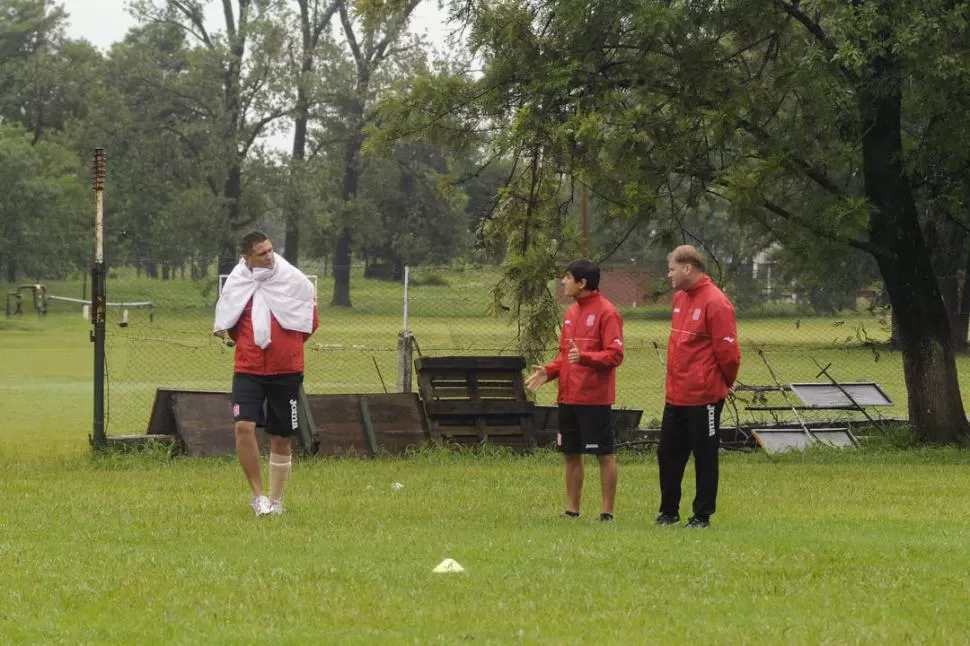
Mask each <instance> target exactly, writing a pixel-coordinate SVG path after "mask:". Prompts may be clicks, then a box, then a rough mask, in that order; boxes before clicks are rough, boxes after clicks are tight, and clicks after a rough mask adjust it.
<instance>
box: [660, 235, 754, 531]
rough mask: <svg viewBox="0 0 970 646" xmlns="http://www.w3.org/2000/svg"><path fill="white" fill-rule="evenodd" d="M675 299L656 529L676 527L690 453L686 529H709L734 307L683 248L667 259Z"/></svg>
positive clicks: (732, 360) (729, 380)
mask: <svg viewBox="0 0 970 646" xmlns="http://www.w3.org/2000/svg"><path fill="white" fill-rule="evenodd" d="M667 276H668V278H670V284H671V285H672V286H673V288H674V289H675V290H677V293H676V294H675V295H674V302H673V315H672V318H671V326H670V341H669V342H668V344H667V403H666V406H664V415H663V421H662V422H661V429H660V446H659V447H658V448H657V462H658V464H659V466H660V515H659V516H657V524H658V525H677V524H678V523H680V495H681V492H680V487H681V481H682V480H683V478H684V469H685V468H686V467H687V460H688V459H689V458H690V454H691V453H693V454H694V470H695V482H696V489H697V493H696V495H695V497H694V504H693V510H694V515H693V517H691V519H690V520H689V521H688V522H687V526H688V527H694V528H702V527H707V526H709V525H710V518H711V514H713V513H714V510H715V507H716V502H717V480H718V449H719V447H720V437H719V435H718V432H719V431H720V428H721V409H722V408H723V407H724V398H725V397H727V395H728V393H730V392H731V388H733V387H734V381H735V379H736V378H737V376H738V368H739V367H740V366H741V350H740V349H739V347H738V331H737V322H736V321H735V318H734V306H733V305H732V304H731V301H730V300H728V297H727V296H725V295H724V293H723V292H722V291H721V290H720V289H718V288H717V286H716V285H715V284H714V283H713V282H711V279H710V277H708V276H707V274H706V273H704V261H703V259H702V258H701V255H700V253H699V252H698V251H697V249H695V248H694V247H692V246H690V245H682V246H680V247H677V248H676V249H674V250H673V251H672V252H671V253H670V255H669V256H667Z"/></svg>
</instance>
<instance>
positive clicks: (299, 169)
mask: <svg viewBox="0 0 970 646" xmlns="http://www.w3.org/2000/svg"><path fill="white" fill-rule="evenodd" d="M306 56H307V55H306V54H304V60H303V74H302V75H301V77H300V86H299V88H298V89H297V96H296V115H297V116H296V120H295V122H294V124H293V157H292V160H291V164H290V176H291V177H295V179H296V180H297V181H296V182H294V186H293V187H292V188H291V191H290V199H289V200H288V204H289V212H288V213H287V214H286V240H285V242H284V247H285V248H286V259H287V260H289V261H290V264H292V265H293V266H294V267H299V266H300V218H301V216H302V215H303V199H302V197H303V193H302V174H303V171H304V168H303V160H304V159H305V158H306V133H307V121H308V119H309V116H308V115H309V112H310V99H309V97H308V96H307V90H306V87H305V81H304V80H303V79H304V78H305V77H306V76H308V75H309V74H310V72H311V70H312V69H313V58H312V53H311V54H310V57H309V59H308V58H306Z"/></svg>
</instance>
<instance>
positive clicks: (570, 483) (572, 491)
mask: <svg viewBox="0 0 970 646" xmlns="http://www.w3.org/2000/svg"><path fill="white" fill-rule="evenodd" d="M582 496H583V456H582V455H567V456H566V511H569V512H573V513H576V514H578V513H579V503H580V499H581V498H582Z"/></svg>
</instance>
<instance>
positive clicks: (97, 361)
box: [91, 148, 108, 449]
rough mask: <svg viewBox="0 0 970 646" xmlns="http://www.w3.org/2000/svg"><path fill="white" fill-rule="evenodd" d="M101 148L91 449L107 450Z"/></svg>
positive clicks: (96, 176) (100, 152) (101, 157)
mask: <svg viewBox="0 0 970 646" xmlns="http://www.w3.org/2000/svg"><path fill="white" fill-rule="evenodd" d="M107 167H108V165H107V157H106V156H105V154H104V148H95V149H94V165H93V174H92V178H93V184H94V212H95V215H94V266H93V267H92V268H91V323H92V325H93V326H94V327H93V329H92V330H91V341H92V342H93V343H94V427H93V434H92V436H91V445H92V446H93V447H94V448H95V449H102V448H104V447H106V446H107V444H108V438H107V436H106V435H105V428H104V332H105V315H106V312H105V301H106V297H105V271H104V180H105V175H106V174H107Z"/></svg>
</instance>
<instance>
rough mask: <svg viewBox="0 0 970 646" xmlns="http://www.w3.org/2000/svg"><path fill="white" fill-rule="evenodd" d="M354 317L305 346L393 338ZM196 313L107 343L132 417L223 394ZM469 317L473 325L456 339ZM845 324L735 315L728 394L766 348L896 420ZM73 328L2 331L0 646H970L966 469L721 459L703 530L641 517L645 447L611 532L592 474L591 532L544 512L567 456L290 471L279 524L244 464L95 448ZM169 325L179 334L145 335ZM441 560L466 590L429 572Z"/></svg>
mask: <svg viewBox="0 0 970 646" xmlns="http://www.w3.org/2000/svg"><path fill="white" fill-rule="evenodd" d="M177 287H178V288H179V289H182V290H184V289H185V287H184V286H180V287H179V286H177ZM134 296H137V295H134ZM184 296H185V294H184V293H183V297H184ZM202 300H203V302H204V299H202ZM361 300H362V301H364V302H362V303H361V308H360V309H361V310H364V311H358V312H355V313H346V312H331V311H327V312H325V316H324V326H323V328H322V330H321V334H320V335H319V337H318V338H317V339H315V342H317V343H319V344H320V345H321V346H324V345H326V344H328V343H329V344H350V345H351V346H353V345H355V344H356V345H358V346H359V345H365V346H366V345H367V343H370V341H368V342H367V343H361V342H360V341H361V338H362V337H364V336H366V334H365V333H366V332H367V330H370V329H371V328H372V327H373V328H374V329H376V328H377V327H378V326H377V325H376V324H375V323H374V322H375V321H382V323H381V326H384V325H385V324H386V326H387V329H388V330H390V331H391V334H392V335H396V329H397V327H399V323H400V321H399V317H398V316H395V314H394V312H393V311H391V309H392V308H391V307H390V306H387V307H386V308H385V310H386V311H381V309H380V307H378V306H377V305H373V306H371V308H370V310H368V308H367V303H366V299H363V298H362V299H361ZM429 302H431V299H430V298H429ZM382 307H383V305H382ZM186 310H187V311H184V312H181V313H179V315H178V316H167V315H165V314H164V313H161V312H160V316H158V317H157V318H156V322H157V324H156V325H155V326H154V327H152V326H149V325H147V324H146V323H144V322H139V321H138V320H134V322H133V325H132V326H130V327H129V328H126V329H122V328H117V327H116V326H114V325H112V327H111V328H110V330H109V332H112V333H114V340H113V341H112V343H113V344H115V345H113V346H111V347H110V350H111V351H110V353H109V371H110V374H111V376H112V379H111V383H114V385H113V386H112V388H113V389H114V392H113V393H112V395H111V397H112V401H113V402H114V406H115V407H118V406H121V407H125V406H129V407H131V408H135V409H140V407H141V405H142V401H141V400H140V399H138V397H143V396H144V395H145V393H146V392H150V391H151V390H152V389H153V388H154V387H155V386H156V385H157V384H158V383H160V382H162V383H164V381H163V380H166V379H170V378H171V379H184V380H187V381H188V380H194V381H195V382H197V384H212V385H213V386H214V387H220V388H224V387H226V386H227V382H228V375H229V370H230V366H231V356H230V355H229V353H228V352H226V351H225V350H224V349H223V348H222V347H221V346H219V344H217V343H214V342H213V341H212V340H210V339H209V338H208V336H207V335H206V332H207V330H208V319H207V318H206V316H204V315H202V314H200V313H194V312H192V311H191V308H186ZM635 314H636V315H633V316H630V317H628V324H627V338H628V344H627V345H628V347H629V346H632V348H630V351H629V354H628V359H627V363H626V364H625V365H624V369H623V370H624V372H622V373H621V376H620V379H621V380H622V381H621V383H622V382H627V383H628V384H631V385H629V386H627V390H623V393H624V397H626V399H625V400H624V401H625V402H626V403H628V405H634V404H639V405H640V406H642V407H643V408H644V409H645V410H646V411H647V412H648V416H649V415H654V414H656V411H657V409H658V405H659V403H660V402H661V401H662V390H661V388H662V373H661V372H660V369H659V361H658V360H657V358H656V356H655V354H654V348H653V345H652V343H653V341H654V340H658V342H662V341H663V340H664V339H663V335H664V328H665V323H664V321H663V319H662V317H657V316H653V315H650V314H647V315H643V314H642V313H641V312H638V313H635ZM442 318H443V317H438V318H433V317H430V316H421V317H419V316H417V315H416V316H415V318H414V319H413V320H412V327H414V328H415V329H416V330H417V331H418V338H419V342H420V343H421V344H422V346H423V347H425V348H427V347H436V346H437V345H440V346H442V347H453V346H450V345H448V344H452V343H454V341H455V340H456V339H457V340H459V341H461V340H462V339H465V338H469V339H470V338H473V337H475V336H476V335H477V337H478V338H485V339H489V340H488V341H485V342H483V346H488V345H489V344H491V343H498V341H496V339H498V340H501V339H502V338H503V335H504V332H503V331H502V330H503V327H502V325H503V324H501V323H499V322H496V321H494V320H490V319H485V318H483V317H481V316H479V317H475V316H472V315H470V314H466V315H465V316H463V317H452V319H451V320H442ZM425 319H427V320H425ZM176 321H177V323H175V322H176ZM466 321H467V324H468V325H469V326H471V324H472V323H473V322H474V323H476V325H477V327H476V328H474V329H475V330H477V332H475V333H474V334H468V336H467V337H466V336H464V334H465V333H464V332H463V330H464V329H465V328H463V327H461V326H463V325H465V324H466V323H465V322H466ZM834 322H836V321H833V320H826V319H811V320H810V319H805V320H801V321H800V322H799V324H798V325H797V327H796V325H795V323H794V321H793V320H791V319H777V320H775V319H759V320H749V321H742V323H741V326H742V335H743V336H744V337H745V338H746V339H747V342H748V344H749V345H748V346H746V359H745V365H744V367H743V369H742V379H743V380H746V381H748V383H759V382H763V381H764V380H765V379H769V378H770V376H769V375H767V373H766V368H765V367H764V364H763V363H762V362H761V361H760V359H759V358H758V355H757V353H756V351H755V349H756V348H758V347H766V348H770V350H769V352H770V354H769V356H770V357H771V359H770V360H771V362H772V365H773V367H775V369H776V371H778V372H779V373H780V377H781V378H782V379H783V380H785V379H786V376H787V375H788V374H790V373H794V374H798V375H801V374H802V372H803V371H808V370H810V369H811V368H814V364H813V363H812V362H811V357H813V356H814V357H820V356H821V358H826V357H828V358H829V359H828V360H832V358H834V359H836V360H837V363H836V374H838V375H839V376H840V377H841V378H844V379H857V378H868V379H872V378H877V380H878V381H880V383H882V384H883V385H884V387H885V388H886V389H887V391H890V392H891V393H892V394H893V395H894V397H895V398H896V401H897V402H905V399H903V398H902V397H901V394H902V393H903V391H902V390H901V389H900V388H901V378H898V380H897V381H894V380H893V378H892V377H891V376H890V373H891V372H892V371H891V370H887V369H886V368H885V366H889V365H891V362H894V361H898V358H895V357H893V356H892V355H887V354H884V356H882V357H881V358H880V361H879V362H876V361H874V359H873V354H872V351H871V350H870V349H865V348H845V347H840V346H839V345H838V344H836V343H833V342H832V339H831V337H832V335H833V330H834V329H839V328H841V327H843V326H847V325H851V324H843V326H833V323H834ZM419 326H425V327H419ZM196 328H199V329H196ZM88 329H89V327H88V324H87V323H85V322H84V321H82V320H81V319H80V317H79V316H76V315H69V314H67V313H60V314H58V313H53V314H52V315H51V316H48V317H47V318H46V319H43V320H38V319H35V318H31V317H22V318H20V317H18V318H11V319H9V320H0V357H2V359H3V368H4V369H3V371H2V372H0V419H2V420H3V423H2V425H0V464H2V465H3V466H2V468H0V490H2V491H3V492H4V504H3V506H2V508H0V590H2V591H3V592H0V643H3V644H8V643H9V644H20V643H31V644H33V643H70V644H95V643H97V644H106V643H107V644H122V643H124V644H129V643H184V644H211V643H227V644H228V643H254V642H270V643H341V644H343V643H348V644H373V643H381V644H384V643H388V644H404V643H420V644H453V643H479V644H509V643H527V644H590V643H617V644H619V643H684V642H693V643H723V644H737V643H788V644H815V643H835V644H843V643H873V642H880V643H885V644H904V643H920V644H935V643H939V644H947V643H966V641H967V635H968V634H970V613H967V611H966V607H967V602H968V600H970V583H968V582H967V577H966V572H967V571H968V570H970V551H968V550H967V549H966V546H967V544H968V543H970V521H968V518H970V479H968V478H967V477H966V473H967V469H968V466H970V454H968V453H967V452H965V451H959V450H955V449H922V450H920V449H915V450H909V451H901V450H897V449H893V448H891V447H889V446H888V445H885V444H884V443H882V442H880V441H879V440H875V441H873V442H872V443H871V444H870V445H869V446H867V447H866V448H865V449H864V450H860V451H856V452H849V453H841V452H836V451H831V450H830V451H813V452H809V453H806V454H804V455H789V456H782V457H776V458H774V459H769V458H768V457H766V456H764V455H762V454H760V453H748V454H740V453H729V454H725V455H724V458H723V460H722V479H721V496H720V500H719V513H718V514H717V515H715V517H714V523H713V526H712V527H711V528H710V529H709V530H702V531H694V530H686V529H683V528H665V529H661V528H657V527H654V526H653V525H652V520H653V517H654V515H655V512H656V506H657V497H658V492H657V484H656V483H657V469H656V466H655V461H654V460H655V456H654V455H653V454H652V453H621V455H620V458H619V460H620V488H619V494H618V501H617V510H616V511H617V519H618V520H617V522H616V523H615V524H613V525H604V524H601V523H599V522H597V521H596V520H595V517H596V512H597V511H598V508H597V506H598V483H597V480H596V477H595V472H594V471H591V472H590V479H589V480H588V484H587V487H586V490H585V492H584V507H583V511H584V517H583V518H582V519H580V520H578V521H565V520H562V519H560V518H558V516H559V513H560V512H561V509H562V475H561V460H560V458H559V457H558V456H556V455H554V454H552V453H548V452H539V453H536V454H534V455H531V456H512V455H509V454H506V453H502V452H498V451H492V452H486V453H483V454H473V453H448V452H445V451H441V450H430V449H429V450H424V451H421V452H418V453H416V454H414V455H412V456H409V457H407V458H397V459H382V460H372V461H358V460H350V459H343V460H303V461H300V462H298V463H297V465H296V467H295V470H294V475H293V478H292V480H291V485H290V487H289V490H288V495H287V504H288V508H289V511H288V513H287V514H286V515H285V516H283V517H282V518H271V519H259V520H257V519H255V518H253V517H252V514H251V511H250V510H249V508H248V506H247V499H248V496H247V492H246V489H245V485H244V483H243V479H242V476H241V473H240V470H239V468H238V466H237V465H236V464H235V462H234V461H233V460H231V459H213V460H192V459H186V458H175V459H172V458H169V457H168V456H167V455H166V454H164V453H163V452H159V451H146V452H143V453H138V454H129V455H108V456H92V455H90V453H89V450H88V447H87V433H88V432H89V430H90V428H91V385H90V382H91V344H90V343H89V341H88V338H87V334H88ZM382 329H383V328H382ZM156 330H162V331H166V334H171V335H172V336H171V337H169V338H167V339H166V340H159V339H152V334H155V332H154V331H156ZM200 330H201V331H200ZM813 330H814V331H813ZM810 332H811V333H813V334H816V335H817V337H818V340H816V341H815V342H814V343H810V342H808V341H806V340H805V339H806V338H807V337H806V335H808V334H809V333H810ZM125 334H127V335H129V336H128V337H127V338H126V337H125V336H124V335H125ZM374 334H375V338H378V337H382V335H384V334H385V333H384V332H382V331H381V332H375V333H374ZM826 335H828V336H827V337H826ZM158 336H159V337H160V336H161V335H158ZM394 338H395V337H394V336H392V337H391V340H386V341H383V340H382V341H380V342H381V343H385V342H386V343H387V344H388V346H390V345H391V344H392V343H393V339H394ZM826 338H828V340H827V341H826V340H825V339H826ZM119 339H120V340H119ZM374 343H378V342H377V341H374ZM151 344H155V345H157V346H158V347H159V348H160V350H159V351H157V352H149V351H148V349H147V348H148V346H150V345H151ZM476 347H478V346H476ZM476 347H471V348H468V347H465V346H459V347H458V348H453V349H455V350H460V351H475V350H476ZM786 348H787V350H786ZM385 352H387V351H385ZM785 352H787V354H783V353H785ZM826 353H829V354H826ZM867 354H868V357H867ZM779 355H780V356H787V357H789V359H790V360H791V361H783V360H781V359H775V358H774V357H777V356H779ZM372 356H378V352H377V351H376V350H372V349H371V348H370V347H364V348H360V347H358V348H353V347H351V349H350V350H337V349H333V348H331V349H327V348H325V347H320V348H318V347H313V348H311V353H310V358H309V362H310V364H311V365H318V366H319V368H311V370H318V372H311V373H308V374H310V375H311V383H314V380H316V382H315V383H319V384H327V385H328V387H333V388H337V387H340V386H346V387H347V388H349V389H352V386H354V385H359V384H365V383H366V384H370V385H371V386H373V385H374V384H375V381H376V382H377V384H378V387H379V381H378V380H377V378H376V376H375V374H374V373H375V369H374V366H373V362H372V360H371V357H372ZM380 356H381V357H382V356H383V355H380ZM146 357H147V358H148V359H149V360H146ZM337 357H349V358H350V360H346V361H344V360H341V361H337ZM799 357H800V359H799ZM796 359H797V361H802V362H803V363H801V364H798V363H793V362H796ZM317 361H318V362H319V363H315V362H317ZM961 361H963V360H962V359H961ZM887 362H890V363H887ZM379 365H383V364H379ZM792 365H793V366H794V367H792ZM897 365H898V364H897ZM962 365H963V364H962V363H961V366H962ZM759 366H760V367H759ZM875 367H878V368H880V372H879V373H878V377H876V376H875V375H874V369H875ZM382 370H384V368H382ZM812 374H814V373H812ZM122 377H123V378H122ZM384 378H385V379H388V380H393V373H388V372H385V377H384ZM793 380H798V379H796V378H793ZM808 380H811V379H808ZM176 385H177V384H176ZM126 389H127V391H126ZM118 390H121V393H122V394H124V393H127V397H128V399H124V398H122V399H115V397H117V396H118V395H119V393H118V392H117V391H118ZM368 390H376V388H370V389H368ZM550 395H551V393H550V392H546V393H544V397H549V396H550ZM119 402H120V403H119ZM123 412H124V411H118V410H113V411H112V415H113V416H122V414H123ZM136 414H137V415H141V414H143V413H142V411H141V410H138V411H137V413H136ZM144 414H147V413H144ZM691 477H692V473H691V472H690V471H689V472H688V485H687V486H686V487H685V498H686V500H687V501H688V502H689V499H690V497H691V496H692V495H693V491H692V487H691V486H690V485H689V482H690V481H691V480H690V479H691ZM395 482H399V483H402V484H403V485H404V486H403V487H402V488H399V489H395V488H392V486H391V485H392V484H393V483H395ZM682 513H684V515H687V514H688V513H689V507H688V505H687V504H686V503H685V505H684V507H683V508H682ZM447 557H450V558H454V559H456V560H457V561H458V562H459V563H461V564H462V565H463V566H464V567H465V568H466V571H465V572H464V573H461V574H433V573H432V569H433V568H434V566H435V565H436V564H437V563H438V562H440V561H441V560H442V559H444V558H447Z"/></svg>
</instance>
